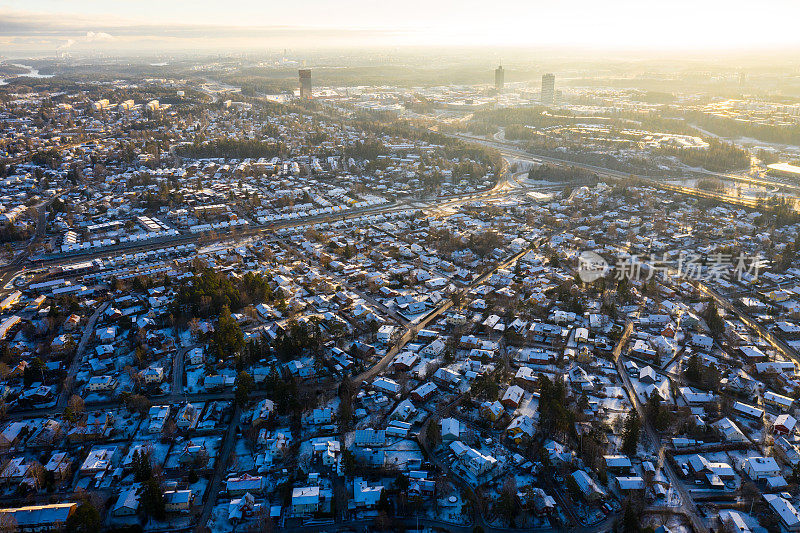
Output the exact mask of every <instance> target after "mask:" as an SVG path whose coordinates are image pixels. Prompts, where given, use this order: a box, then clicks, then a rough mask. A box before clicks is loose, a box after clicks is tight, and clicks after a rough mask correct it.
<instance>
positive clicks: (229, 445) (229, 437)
mask: <svg viewBox="0 0 800 533" xmlns="http://www.w3.org/2000/svg"><path fill="white" fill-rule="evenodd" d="M240 416H241V409H240V408H239V406H238V405H236V406H235V407H234V409H233V415H232V416H231V422H230V424H229V425H228V430H227V433H226V434H225V440H224V441H223V443H222V447H220V451H219V454H217V459H216V462H215V464H214V473H213V474H212V476H211V479H210V480H209V483H208V488H207V489H206V499H205V502H204V503H203V511H202V512H201V513H200V518H199V519H198V521H197V525H196V527H195V531H196V532H198V533H199V532H201V531H203V530H204V528H205V527H206V524H208V520H209V518H211V511H213V510H214V505H215V504H216V502H217V494H218V493H219V487H220V484H221V483H222V479H223V477H224V476H225V473H226V472H227V471H228V456H229V455H230V454H231V452H232V451H233V446H234V444H235V443H236V427H237V426H238V425H239V417H240Z"/></svg>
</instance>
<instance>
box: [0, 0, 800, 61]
mask: <svg viewBox="0 0 800 533" xmlns="http://www.w3.org/2000/svg"><path fill="white" fill-rule="evenodd" d="M798 20H800V0H762V1H761V2H753V1H752V0H749V1H746V2H745V1H741V0H672V1H670V2H663V1H653V0H547V1H544V0H481V1H477V0H400V1H394V2H393V1H387V0H290V1H286V0H281V1H271V0H226V1H220V0H214V1H211V0H136V1H131V0H0V45H5V46H7V47H10V48H14V47H35V46H41V47H44V48H55V47H58V46H61V47H65V46H67V47H70V48H75V49H76V50H77V49H88V48H91V49H102V48H108V49H120V48H136V47H142V48H145V47H146V48H152V47H158V46H165V47H197V48H213V47H220V46H226V45H227V46H228V47H230V48H239V47H253V48H258V47H270V46H271V47H275V46H298V43H305V44H307V45H308V46H309V47H325V46H334V45H336V46H339V45H347V44H351V45H354V46H362V45H365V44H375V45H392V46H394V45H456V46H463V45H489V46H535V47H538V46H553V47H577V48H591V49H595V50H596V49H603V48H610V49H620V48H635V49H657V50H696V49H736V50H754V49H764V48H787V47H800V32H798V31H797V29H796V26H797V21H798ZM256 27H258V29H256ZM2 53H3V50H2V48H0V54H2Z"/></svg>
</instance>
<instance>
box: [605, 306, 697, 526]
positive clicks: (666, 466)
mask: <svg viewBox="0 0 800 533" xmlns="http://www.w3.org/2000/svg"><path fill="white" fill-rule="evenodd" d="M632 332H633V322H628V323H627V324H626V326H625V331H624V332H623V334H622V337H621V338H620V340H619V342H618V343H617V346H616V347H615V348H614V361H615V363H616V365H617V372H618V373H619V375H620V378H621V379H622V383H623V384H624V385H625V389H626V390H627V391H628V396H629V397H630V399H631V403H632V404H633V406H634V407H635V408H636V412H637V413H638V414H639V418H640V419H641V421H642V427H643V428H644V430H645V433H646V434H647V438H648V439H649V441H650V444H651V446H655V447H656V448H657V450H658V458H659V466H660V467H661V469H662V471H663V472H664V473H666V475H667V479H668V480H669V483H670V485H671V486H672V487H673V488H674V489H675V490H677V491H678V494H679V495H680V497H681V504H680V508H681V509H682V510H683V513H684V514H685V515H686V516H687V517H689V520H690V521H691V523H692V527H693V528H694V530H695V532H696V533H708V527H707V526H706V523H705V521H704V520H703V519H702V518H701V517H700V513H699V512H698V510H697V505H695V503H694V500H693V499H692V497H691V495H690V494H689V492H688V491H687V490H686V487H684V485H683V482H682V481H681V479H680V477H679V476H678V475H677V473H676V472H675V470H674V469H673V468H672V465H671V464H670V463H669V461H664V451H665V450H664V447H663V446H662V445H661V437H660V436H659V435H658V433H657V432H656V430H655V429H654V428H653V424H652V423H651V422H650V420H649V419H648V418H647V413H646V412H645V409H644V406H643V405H642V404H641V402H639V397H638V396H637V395H636V390H635V389H634V387H633V383H632V382H631V378H630V376H629V375H628V372H627V371H626V370H625V357H624V356H623V355H622V349H623V347H624V346H625V344H626V343H627V341H628V338H629V337H630V335H631V333H632Z"/></svg>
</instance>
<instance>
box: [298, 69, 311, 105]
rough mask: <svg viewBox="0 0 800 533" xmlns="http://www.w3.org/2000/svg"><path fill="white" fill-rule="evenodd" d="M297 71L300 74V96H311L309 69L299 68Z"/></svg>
mask: <svg viewBox="0 0 800 533" xmlns="http://www.w3.org/2000/svg"><path fill="white" fill-rule="evenodd" d="M297 72H298V74H299V75H300V98H311V69H310V68H301V69H300V70H299V71H297Z"/></svg>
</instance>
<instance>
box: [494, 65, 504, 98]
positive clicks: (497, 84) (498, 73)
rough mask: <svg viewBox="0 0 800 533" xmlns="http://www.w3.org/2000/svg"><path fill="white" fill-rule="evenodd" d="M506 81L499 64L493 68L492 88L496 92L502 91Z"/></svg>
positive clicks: (501, 66)
mask: <svg viewBox="0 0 800 533" xmlns="http://www.w3.org/2000/svg"><path fill="white" fill-rule="evenodd" d="M505 81H506V71H505V70H503V65H499V66H498V67H497V68H496V69H494V88H495V89H496V90H497V92H498V93H499V92H502V91H503V84H504V83H505Z"/></svg>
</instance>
